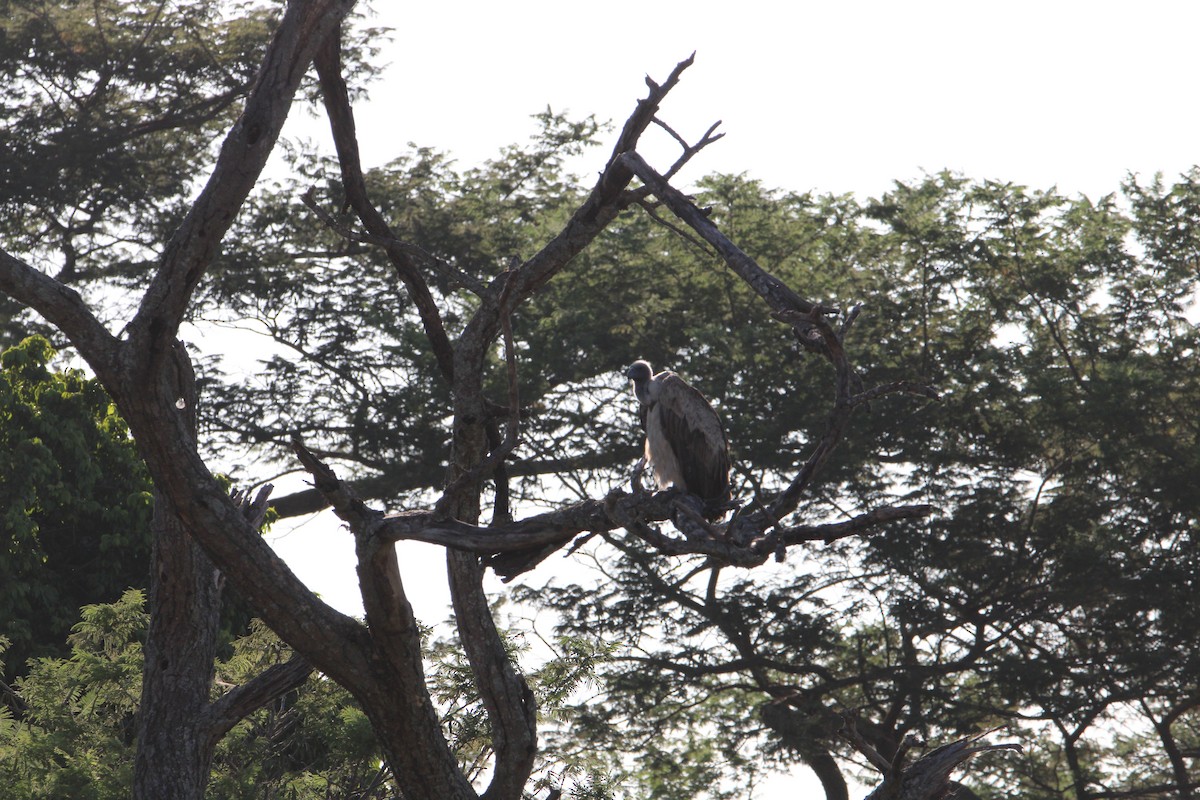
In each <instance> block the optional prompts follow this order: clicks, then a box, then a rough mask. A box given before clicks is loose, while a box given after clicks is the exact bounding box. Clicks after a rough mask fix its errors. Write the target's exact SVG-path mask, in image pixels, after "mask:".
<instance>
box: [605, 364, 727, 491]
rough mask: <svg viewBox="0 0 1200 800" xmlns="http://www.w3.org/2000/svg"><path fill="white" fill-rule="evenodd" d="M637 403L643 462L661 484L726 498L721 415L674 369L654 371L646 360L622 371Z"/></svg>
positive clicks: (724, 441)
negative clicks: (643, 435) (643, 437)
mask: <svg viewBox="0 0 1200 800" xmlns="http://www.w3.org/2000/svg"><path fill="white" fill-rule="evenodd" d="M625 374H626V375H627V376H628V377H629V378H630V380H632V381H633V394H634V396H635V397H636V398H637V400H638V402H639V403H641V415H642V427H643V428H644V429H645V431H646V463H647V465H649V466H650V468H651V470H652V472H653V475H654V481H655V483H657V484H658V487H659V488H660V489H665V488H667V487H668V486H674V487H675V488H677V489H682V490H684V491H687V492H690V493H691V494H694V495H696V496H698V497H699V498H700V499H701V500H703V501H705V503H706V504H717V503H725V502H726V501H728V500H729V442H728V440H727V439H726V438H725V428H724V426H723V425H722V424H721V417H720V416H718V414H717V412H716V411H715V410H713V407H712V406H711V405H709V403H708V400H706V399H705V398H704V395H702V394H701V393H700V392H699V391H697V390H696V389H694V388H693V387H692V386H690V385H689V384H688V383H687V382H686V381H684V380H683V378H681V377H679V376H678V375H676V374H675V373H674V372H670V371H664V372H660V373H658V374H657V375H655V374H654V371H653V370H652V369H651V368H650V364H649V363H648V362H646V361H635V362H634V363H633V365H632V366H631V367H630V368H629V369H628V370H627V371H626V373H625Z"/></svg>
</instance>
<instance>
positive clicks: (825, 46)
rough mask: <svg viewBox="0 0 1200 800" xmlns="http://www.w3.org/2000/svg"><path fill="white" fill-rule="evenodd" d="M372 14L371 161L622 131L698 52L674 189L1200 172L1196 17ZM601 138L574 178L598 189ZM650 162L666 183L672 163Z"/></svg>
mask: <svg viewBox="0 0 1200 800" xmlns="http://www.w3.org/2000/svg"><path fill="white" fill-rule="evenodd" d="M377 5H378V6H380V7H381V12H380V17H379V23H380V24H384V25H388V26H390V27H392V28H394V29H395V31H394V34H393V40H392V42H391V43H390V44H384V45H383V52H382V53H381V56H380V57H381V59H382V60H383V61H384V62H387V63H390V67H389V69H388V72H387V74H386V76H385V78H384V80H383V81H382V82H381V83H378V84H376V85H375V86H373V87H372V88H371V90H370V91H371V97H370V101H369V102H368V103H367V104H366V105H364V106H360V107H359V108H357V109H356V114H357V118H358V123H359V130H360V135H361V143H362V146H363V157H364V161H365V163H366V164H367V165H368V166H376V165H381V164H383V163H386V162H387V161H388V160H390V159H391V158H393V157H395V156H397V155H399V154H400V153H401V152H403V151H404V150H405V149H406V144H407V143H408V142H415V143H417V144H420V145H428V146H433V147H436V148H438V149H440V150H444V151H447V152H449V153H451V154H452V155H453V156H454V157H456V158H457V159H458V161H459V162H460V163H461V164H463V165H465V166H471V165H475V164H477V163H479V162H481V161H482V160H484V159H486V158H490V157H492V156H494V155H495V154H496V153H497V152H498V150H499V148H500V147H502V146H504V145H507V144H511V143H515V142H522V141H524V140H526V139H527V137H528V136H529V135H530V133H532V132H533V130H534V128H533V124H532V121H531V120H530V116H531V115H532V114H534V113H537V112H539V111H541V110H543V109H545V107H546V106H547V105H549V106H550V107H552V108H553V109H554V110H556V111H560V110H566V111H569V112H571V113H572V114H573V115H578V116H584V115H587V114H595V115H596V116H597V118H599V119H601V120H611V121H613V122H614V123H615V124H616V125H617V126H618V127H619V126H620V124H621V123H622V122H623V121H624V120H625V118H626V117H627V116H628V115H629V113H630V112H631V111H632V110H633V108H634V105H635V103H636V101H637V100H638V99H640V98H642V97H644V96H645V93H646V87H645V84H644V83H643V79H644V77H645V76H646V75H649V76H650V77H652V78H654V79H656V80H659V81H661V80H663V79H665V78H666V76H667V75H668V74H669V73H670V71H671V69H672V68H673V67H674V65H675V64H676V63H677V62H678V61H680V60H682V59H684V58H686V57H687V56H688V55H689V54H691V53H692V52H693V51H695V52H696V63H695V64H694V65H693V66H692V67H691V68H690V69H688V70H687V71H686V72H685V74H684V77H683V80H682V82H681V83H680V85H679V86H678V87H677V88H676V89H675V90H674V91H673V92H672V93H671V94H670V95H669V96H668V98H667V100H666V102H665V104H664V106H663V108H662V110H661V112H660V113H661V116H662V118H663V119H664V120H665V121H666V122H667V123H668V124H670V125H671V126H672V127H673V128H675V130H677V131H679V132H680V133H681V134H683V135H684V136H685V137H687V138H688V139H692V140H694V139H695V138H697V137H699V136H700V135H701V134H702V133H703V132H704V130H705V129H706V128H707V127H708V126H709V125H710V124H711V123H713V122H715V121H717V120H722V121H723V124H722V125H721V128H720V130H722V131H724V132H725V133H726V138H725V139H723V140H722V141H721V142H719V143H717V144H716V145H714V146H712V147H710V148H709V149H708V150H706V151H705V152H704V153H702V154H701V155H700V156H699V157H698V158H697V159H696V160H695V161H693V163H692V165H691V166H690V167H689V170H688V171H687V172H685V173H684V176H683V178H684V180H685V181H688V180H693V179H695V178H698V177H700V176H702V175H704V174H707V173H710V172H717V171H720V172H733V173H738V172H746V173H748V174H749V175H750V176H751V177H754V178H758V179H760V180H762V181H763V182H764V183H765V184H766V185H768V186H770V187H775V188H783V189H789V190H797V191H805V190H809V189H815V190H817V191H820V192H836V193H841V192H854V193H856V194H859V195H860V196H877V195H878V194H880V193H881V192H883V191H886V190H887V189H888V188H889V187H890V186H891V184H892V181H894V180H896V179H904V180H908V179H915V178H919V177H920V176H921V174H922V173H923V172H924V171H928V172H936V171H938V170H941V169H943V168H949V169H952V170H954V171H957V172H960V173H962V174H964V175H966V176H967V177H971V178H977V179H984V178H991V179H998V180H1004V181H1011V182H1014V183H1018V184H1023V185H1026V186H1029V187H1031V188H1039V189H1048V188H1050V187H1052V186H1057V187H1058V189H1059V190H1060V191H1062V192H1064V193H1067V194H1076V193H1083V194H1087V195H1089V196H1091V197H1093V198H1097V197H1099V196H1101V195H1104V194H1107V193H1109V192H1112V191H1115V190H1117V188H1118V187H1119V184H1120V182H1121V180H1122V179H1123V178H1124V177H1125V176H1126V174H1127V173H1128V172H1130V171H1132V172H1136V173H1140V174H1141V175H1142V177H1143V179H1147V180H1148V179H1149V178H1150V177H1151V176H1152V175H1153V174H1154V173H1155V172H1156V171H1162V172H1164V173H1165V176H1166V177H1167V179H1168V180H1171V179H1173V178H1174V177H1175V176H1176V175H1178V174H1179V173H1180V172H1182V171H1184V170H1186V169H1188V168H1189V167H1190V166H1192V165H1193V164H1196V163H1198V162H1200V135H1198V134H1200V103H1197V101H1196V88H1195V87H1196V84H1197V78H1198V77H1200V66H1198V65H1197V61H1196V32H1197V31H1200V3H1188V2H1178V0H1175V1H1174V2H1168V1H1164V0H1139V2H1137V3H1128V2H1106V1H1100V2H1096V1H1093V2H1080V1H1076V0H1009V1H1008V2H1005V3H981V2H968V1H966V0H958V2H950V1H948V0H941V1H938V2H897V1H896V0H892V1H891V2H881V1H879V0H872V1H871V2H831V0H823V2H819V3H815V2H791V3H783V2H779V0H773V1H772V2H758V1H756V0H742V2H724V3H719V4H718V3H715V2H711V1H710V0H691V2H686V3H682V2H661V1H658V2H656V1H655V0H637V1H636V2H630V1H629V0H611V1H610V2H608V3H604V4H568V3H562V2H550V1H548V0H536V1H535V2H508V3H500V2H479V1H478V0H472V1H471V2H445V3H419V4H408V3H405V4H399V3H390V2H387V0H377ZM305 127H306V129H307V127H308V125H307V124H305ZM322 135H323V131H322V129H320V128H316V129H315V134H314V136H318V137H319V136H322ZM658 136H659V140H660V141H662V142H663V143H664V144H669V143H667V142H665V137H664V136H663V135H662V134H659V135H658ZM611 143H612V135H610V136H609V137H608V139H607V140H606V143H605V146H604V148H603V149H601V150H596V151H593V152H592V153H590V155H589V158H590V159H591V160H590V162H584V163H583V164H582V165H581V166H580V168H579V169H580V171H581V172H582V173H583V174H586V175H589V176H591V175H594V174H595V173H596V172H597V171H598V170H599V169H600V168H601V167H602V166H603V160H604V158H605V156H606V155H607V153H608V151H609V150H610V149H611ZM644 153H645V155H647V157H648V158H649V160H650V161H651V163H652V164H655V165H657V166H660V167H665V166H666V165H667V164H668V163H669V162H670V161H671V160H673V159H674V156H675V154H676V151H675V150H674V149H673V145H670V147H669V148H666V149H664V148H662V147H650V148H647V149H646V150H645V151H644ZM589 180H590V178H589ZM279 493H282V490H281V492H279ZM281 534H283V530H282V528H281V529H280V530H279V531H277V532H276V534H275V535H274V536H273V537H272V538H273V540H274V541H275V543H276V546H277V547H278V548H279V549H280V550H281V552H283V553H284V554H285V556H286V557H287V558H288V559H289V561H290V562H291V563H292V564H293V567H294V568H295V569H296V571H297V573H298V574H299V575H300V577H301V578H302V579H304V580H305V581H307V582H309V584H310V586H312V588H313V589H314V590H316V591H318V592H320V593H321V594H323V595H324V596H325V597H326V599H327V600H329V601H330V602H332V603H333V604H334V605H336V606H337V607H339V608H341V609H342V610H344V611H347V612H348V613H354V614H358V613H361V611H360V608H361V606H360V605H359V603H358V600H357V595H356V585H355V575H354V567H353V557H352V552H351V550H350V538H349V536H348V534H346V533H345V532H344V531H338V530H337V523H336V521H335V520H331V519H330V518H328V517H327V516H324V515H323V516H322V517H320V518H318V519H317V520H314V521H312V522H310V523H308V524H306V525H304V526H302V527H301V528H300V529H299V530H297V531H295V532H293V533H290V534H287V535H281ZM401 552H402V555H401V563H402V569H403V570H404V575H405V577H406V580H409V581H413V582H414V584H413V585H411V586H410V588H411V589H412V590H413V600H414V605H416V606H417V611H418V613H419V614H421V616H422V617H423V618H424V619H425V621H427V622H435V621H438V620H440V619H441V618H442V617H443V616H444V612H443V611H442V609H443V608H444V605H443V604H444V603H445V602H446V599H445V590H444V587H443V584H444V581H443V580H442V578H441V575H442V567H441V557H440V551H437V550H436V548H428V547H423V546H419V545H418V546H409V547H406V548H405V549H403V550H402V551H401ZM547 563H551V564H552V563H553V560H552V561H551V562H547ZM414 576H429V578H430V580H429V581H419V580H416V579H415V578H414ZM787 786H788V784H787V782H781V783H779V784H778V785H776V786H773V787H771V790H768V791H765V792H764V793H763V794H762V795H760V796H761V797H764V798H768V797H776V796H784V794H783V792H784V790H785V788H786V787H787ZM795 788H796V787H795V785H794V784H792V785H791V790H792V791H794V790H795ZM775 792H779V794H776V793H775ZM814 794H815V793H814Z"/></svg>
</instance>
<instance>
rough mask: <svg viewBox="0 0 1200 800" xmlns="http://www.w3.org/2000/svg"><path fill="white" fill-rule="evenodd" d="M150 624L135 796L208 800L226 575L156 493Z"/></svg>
mask: <svg viewBox="0 0 1200 800" xmlns="http://www.w3.org/2000/svg"><path fill="white" fill-rule="evenodd" d="M152 563H153V573H152V578H151V581H152V583H151V588H150V629H149V631H148V633H147V636H146V646H145V651H144V652H145V664H144V666H143V668H142V702H141V712H140V719H139V722H138V748H137V757H136V760H135V761H134V775H133V796H134V798H135V800H161V799H162V798H168V797H169V798H172V800H202V798H203V797H204V788H205V786H206V785H207V783H208V775H209V770H210V768H211V766H212V757H213V748H214V745H215V744H216V741H215V739H213V737H211V736H210V734H209V730H208V727H209V726H208V725H206V724H205V720H206V716H205V712H206V710H207V708H208V705H209V694H210V692H211V691H212V682H213V668H214V667H213V661H214V659H215V657H216V641H217V628H218V623H219V619H220V610H221V588H220V583H221V580H220V573H219V572H218V571H217V569H216V567H214V566H213V564H212V562H211V561H210V560H209V559H208V556H206V555H205V554H204V553H203V552H202V551H201V550H200V548H199V546H197V545H196V544H195V543H194V542H193V541H192V539H191V537H190V536H188V534H187V531H186V530H184V529H183V526H182V524H181V523H180V521H179V518H178V517H177V516H176V515H175V513H174V512H173V511H172V510H171V508H170V506H169V504H168V503H167V502H166V500H165V498H164V497H163V496H162V495H161V494H159V493H158V492H155V500H154V549H153V562H152Z"/></svg>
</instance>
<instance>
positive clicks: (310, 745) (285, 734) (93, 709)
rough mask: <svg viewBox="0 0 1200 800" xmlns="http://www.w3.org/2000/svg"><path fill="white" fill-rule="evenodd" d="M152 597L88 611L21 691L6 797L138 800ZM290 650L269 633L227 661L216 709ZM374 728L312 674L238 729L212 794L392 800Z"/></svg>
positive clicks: (2, 784)
mask: <svg viewBox="0 0 1200 800" xmlns="http://www.w3.org/2000/svg"><path fill="white" fill-rule="evenodd" d="M146 625H147V614H146V611H145V596H144V595H143V593H142V592H140V591H137V590H132V589H131V590H129V591H128V592H126V593H125V594H124V595H122V597H121V599H120V600H119V601H117V602H116V603H113V604H99V605H91V606H86V607H84V608H83V611H82V619H81V621H80V622H79V623H77V624H76V625H75V627H74V628H73V630H72V633H71V637H70V645H71V652H70V655H69V657H67V658H39V659H36V660H35V661H34V662H33V663H32V664H31V668H30V672H29V674H28V675H26V676H24V677H22V678H21V679H19V680H18V681H17V683H16V686H15V689H16V693H17V697H18V699H19V702H20V704H21V707H22V709H23V713H22V715H21V717H20V719H19V720H14V719H13V717H12V716H11V714H10V713H7V711H6V712H5V713H3V714H0V798H3V800H8V799H9V798H12V800H18V799H19V800H38V799H39V798H46V800H61V798H67V797H69V798H72V799H73V800H74V798H84V799H85V800H106V799H107V798H113V799H114V800H115V799H116V798H125V797H128V796H129V787H130V785H131V781H132V776H133V759H134V752H135V746H136V742H135V738H134V737H135V733H136V722H135V715H136V714H137V710H138V704H139V701H140V697H141V679H142V647H141V638H142V637H143V636H144V634H145V630H146ZM290 656H291V651H290V650H289V649H288V648H287V647H286V646H285V645H283V644H282V643H281V642H280V641H279V640H278V638H276V637H275V636H274V634H272V633H271V632H270V631H269V630H267V629H266V628H265V627H263V626H262V625H261V624H257V623H256V624H255V625H254V626H252V629H251V632H250V633H249V634H248V635H246V636H244V637H242V638H240V639H238V640H237V641H236V642H235V643H234V646H233V650H232V654H231V656H230V657H229V658H228V659H226V660H223V661H220V662H218V664H217V670H216V676H217V682H216V685H215V687H214V693H215V694H214V699H216V695H217V694H219V693H220V692H221V691H224V690H225V688H227V687H230V686H233V685H237V684H240V683H243V682H245V681H248V680H250V679H251V678H253V677H254V676H255V675H258V674H260V673H261V672H262V671H263V670H265V669H267V668H268V667H270V666H272V665H274V664H278V663H282V662H283V661H286V660H287V659H288V658H289V657H290ZM380 762H381V756H380V753H379V750H378V747H377V746H376V744H375V737H374V734H373V733H372V731H371V726H370V723H369V722H368V721H367V719H366V717H365V715H364V714H363V713H362V711H360V710H359V709H358V707H357V705H355V704H354V702H353V700H351V699H350V697H349V696H348V695H347V694H346V692H345V691H344V690H342V689H341V688H339V687H338V686H337V685H336V684H334V683H333V682H332V681H330V680H328V679H326V678H324V677H322V676H319V675H314V676H313V677H311V678H310V679H309V680H308V682H307V683H305V684H304V685H302V686H301V687H300V689H298V690H297V691H295V692H293V693H291V694H290V695H288V696H286V697H284V698H281V699H280V700H278V701H276V702H275V703H274V704H272V705H271V706H268V707H265V708H262V709H259V710H258V711H256V712H255V713H254V714H252V715H250V716H249V717H247V718H246V719H244V720H242V721H241V722H240V723H238V725H237V726H235V727H234V729H233V730H232V731H231V732H230V733H229V734H228V735H227V736H226V737H225V738H224V739H223V740H222V741H221V743H220V744H219V745H218V748H217V753H216V756H215V758H214V762H213V772H212V780H211V784H210V789H209V792H210V794H211V796H213V797H220V798H223V799H225V798H230V799H232V798H261V797H264V796H268V797H288V798H292V799H293V800H308V799H310V798H311V799H312V800H317V799H318V798H327V797H361V798H364V800H365V799H366V798H379V799H380V800H382V798H385V797H391V796H392V794H391V792H390V789H389V784H388V780H387V774H386V773H385V772H381V769H380Z"/></svg>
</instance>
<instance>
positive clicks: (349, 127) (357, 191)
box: [315, 31, 478, 381]
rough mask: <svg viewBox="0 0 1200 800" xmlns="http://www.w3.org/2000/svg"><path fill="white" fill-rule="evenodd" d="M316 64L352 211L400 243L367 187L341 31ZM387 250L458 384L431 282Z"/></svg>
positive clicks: (406, 256)
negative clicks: (343, 59)
mask: <svg viewBox="0 0 1200 800" xmlns="http://www.w3.org/2000/svg"><path fill="white" fill-rule="evenodd" d="M315 66H316V68H317V76H318V77H319V78H320V81H321V96H322V99H323V100H324V102H325V112H326V114H327V115H328V116H329V125H330V129H331V130H332V133H333V142H334V146H335V147H336V149H337V153H338V162H339V164H340V165H341V170H342V185H343V186H344V187H345V189H346V202H347V204H348V205H349V206H350V208H353V209H354V212H355V213H356V214H357V215H358V218H359V220H360V221H361V222H362V224H363V227H364V228H366V230H367V232H368V233H369V234H371V235H372V236H376V237H379V238H380V239H382V240H391V241H398V240H399V237H397V236H395V235H394V234H393V233H392V230H391V227H390V226H389V225H388V223H387V220H386V219H384V217H383V215H382V214H380V213H379V210H378V209H377V208H375V206H374V204H372V203H371V200H370V198H369V197H368V195H367V185H366V181H365V180H364V179H363V173H362V162H361V160H360V158H359V152H358V137H357V134H356V132H355V124H354V112H353V110H352V109H351V107H350V92H349V90H348V89H347V87H346V80H345V78H343V77H342V43H341V34H340V32H337V31H335V32H334V33H333V35H331V36H329V37H328V38H327V40H326V41H325V43H324V47H322V48H321V49H320V50H319V51H318V52H317V54H316V61H315ZM386 252H387V254H388V259H389V260H390V261H391V263H392V267H393V268H394V269H395V270H396V274H397V275H399V277H400V280H402V281H403V282H404V286H405V288H406V289H407V291H408V296H409V298H411V299H412V301H413V305H414V306H416V308H417V313H418V315H419V316H420V318H421V324H422V325H423V326H424V328H425V335H426V336H427V337H428V338H429V343H430V346H431V347H432V348H433V352H434V355H435V357H436V358H437V362H438V367H439V368H440V369H441V371H442V376H443V377H444V378H445V379H446V380H447V381H453V376H454V348H453V346H452V345H451V344H450V337H449V336H448V335H447V334H446V326H445V323H444V322H443V320H442V317H441V313H440V312H439V311H438V307H437V303H436V302H434V299H433V294H432V293H431V292H430V290H429V284H428V283H426V281H425V278H424V277H422V275H421V272H420V270H419V269H418V268H417V265H416V264H415V263H414V261H413V259H412V256H411V253H409V252H406V250H405V249H402V248H396V247H389V248H387V251H386ZM468 285H469V284H468ZM473 291H474V290H473ZM477 293H478V292H477Z"/></svg>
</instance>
